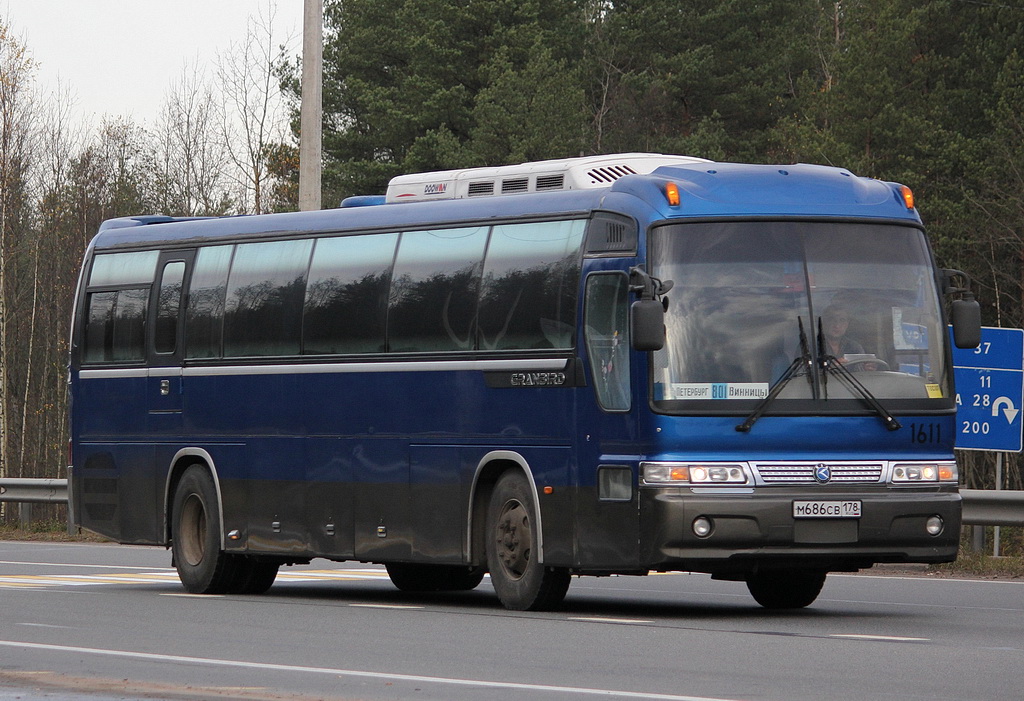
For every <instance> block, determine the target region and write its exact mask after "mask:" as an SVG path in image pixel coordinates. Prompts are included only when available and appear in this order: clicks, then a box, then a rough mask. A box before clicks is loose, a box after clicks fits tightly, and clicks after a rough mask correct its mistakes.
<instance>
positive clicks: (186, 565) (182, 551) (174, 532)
mask: <svg viewBox="0 0 1024 701" xmlns="http://www.w3.org/2000/svg"><path fill="white" fill-rule="evenodd" d="M171 516H172V521H171V552H172V553H173V557H174V566H175V568H176V569H177V570H178V578H179V579H180V580H181V583H182V585H184V587H185V590H186V591H188V592H190V593H192V594H224V593H226V592H228V591H229V590H230V589H231V588H232V585H234V584H235V583H236V582H237V581H238V579H237V575H238V568H237V563H236V560H235V557H236V556H233V555H228V554H227V553H225V552H223V551H222V550H221V549H220V506H219V504H218V503H217V490H216V487H215V486H214V484H213V478H212V477H211V476H210V473H209V472H208V471H207V470H206V468H204V467H203V466H201V465H192V466H191V467H189V468H188V469H187V470H185V473H184V474H183V475H182V476H181V480H180V481H179V482H178V486H177V488H176V489H175V490H174V502H173V504H172V507H171Z"/></svg>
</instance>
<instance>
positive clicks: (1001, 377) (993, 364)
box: [953, 326, 1024, 453]
mask: <svg viewBox="0 0 1024 701" xmlns="http://www.w3.org/2000/svg"><path fill="white" fill-rule="evenodd" d="M953 370H954V371H955V373H956V406H957V415H956V419H957V436H956V447H957V448H963V449H965V450H993V451H1004V452H1016V453H1019V452H1020V451H1021V424H1022V412H1021V408H1022V405H1024V330H1021V329H1001V328H994V327H990V326H986V327H983V328H982V330H981V344H980V345H979V346H978V347H977V348H968V349H963V348H955V347H954V348H953Z"/></svg>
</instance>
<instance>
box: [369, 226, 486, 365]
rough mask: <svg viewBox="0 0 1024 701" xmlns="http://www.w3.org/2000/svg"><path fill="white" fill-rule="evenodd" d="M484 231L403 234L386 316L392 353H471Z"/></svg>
mask: <svg viewBox="0 0 1024 701" xmlns="http://www.w3.org/2000/svg"><path fill="white" fill-rule="evenodd" d="M486 243H487V228H486V227H473V228H466V229H444V230H437V231H413V232H407V233H404V234H402V239H401V243H400V244H399V246H398V257H397V259H396V261H395V272H394V277H393V280H392V284H391V300H390V307H389V310H388V346H389V350H390V351H391V352H397V353H400V352H404V351H435V350H471V349H472V348H473V347H474V345H475V338H474V337H475V334H476V323H475V320H476V307H477V296H478V293H479V290H480V271H481V267H482V265H481V263H482V261H483V257H484V247H485V245H486Z"/></svg>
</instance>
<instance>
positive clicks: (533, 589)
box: [487, 472, 569, 611]
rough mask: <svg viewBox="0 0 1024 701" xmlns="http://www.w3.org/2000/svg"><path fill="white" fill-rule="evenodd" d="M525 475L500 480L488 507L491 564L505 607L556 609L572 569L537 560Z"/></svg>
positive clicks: (492, 580) (530, 495)
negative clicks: (547, 565)
mask: <svg viewBox="0 0 1024 701" xmlns="http://www.w3.org/2000/svg"><path fill="white" fill-rule="evenodd" d="M533 514H534V507H533V494H532V492H531V490H530V487H529V484H527V482H526V479H525V478H524V477H523V476H522V475H520V474H518V473H516V472H506V473H505V474H503V475H502V476H501V478H499V479H498V483H497V484H496V485H495V486H494V492H493V494H491V503H490V505H489V507H488V509H487V568H488V569H489V570H490V573H491V584H493V585H494V591H495V593H496V594H497V595H498V599H499V600H500V601H501V603H502V604H504V606H505V608H508V609H511V610H513V611H542V610H545V609H551V608H555V607H556V606H558V604H560V603H561V602H562V599H564V598H565V592H566V591H567V590H568V589H569V570H568V569H564V568H556V567H545V566H543V565H542V564H540V563H539V562H537V552H536V549H535V545H536V543H537V523H536V522H535V519H534V517H533Z"/></svg>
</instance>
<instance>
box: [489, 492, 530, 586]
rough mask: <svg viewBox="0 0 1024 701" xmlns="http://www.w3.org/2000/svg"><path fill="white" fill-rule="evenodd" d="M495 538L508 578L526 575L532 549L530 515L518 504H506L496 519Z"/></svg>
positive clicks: (511, 502) (516, 502) (513, 501)
mask: <svg viewBox="0 0 1024 701" xmlns="http://www.w3.org/2000/svg"><path fill="white" fill-rule="evenodd" d="M495 537H496V539H497V543H498V548H497V552H498V559H499V560H500V561H501V566H502V568H503V569H504V570H505V572H506V574H508V576H509V577H510V578H512V579H519V578H520V577H522V576H523V575H524V574H525V573H526V568H527V566H528V565H529V564H530V554H531V550H532V549H533V537H532V536H531V534H530V515H529V513H528V512H527V510H526V508H525V507H524V506H523V505H522V504H521V503H520V502H518V501H516V500H510V501H508V502H506V504H505V506H504V508H502V510H501V516H500V517H499V518H498V523H497V528H496V529H495Z"/></svg>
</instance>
